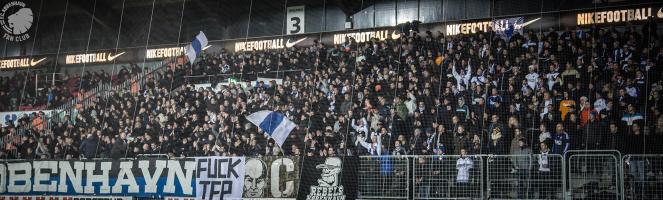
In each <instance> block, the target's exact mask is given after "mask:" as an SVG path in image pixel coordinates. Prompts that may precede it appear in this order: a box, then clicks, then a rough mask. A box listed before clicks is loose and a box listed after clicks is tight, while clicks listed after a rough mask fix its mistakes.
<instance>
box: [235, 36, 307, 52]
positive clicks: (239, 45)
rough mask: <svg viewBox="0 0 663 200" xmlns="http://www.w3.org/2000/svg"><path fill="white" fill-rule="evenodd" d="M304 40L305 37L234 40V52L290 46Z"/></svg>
mask: <svg viewBox="0 0 663 200" xmlns="http://www.w3.org/2000/svg"><path fill="white" fill-rule="evenodd" d="M304 40H306V37H304V38H300V39H298V40H290V39H287V40H285V42H283V39H282V38H281V39H271V40H257V41H248V42H236V43H235V52H242V51H254V50H255V51H264V50H270V49H283V48H290V47H293V46H295V44H297V43H300V42H302V41H304Z"/></svg>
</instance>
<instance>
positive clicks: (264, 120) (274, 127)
mask: <svg viewBox="0 0 663 200" xmlns="http://www.w3.org/2000/svg"><path fill="white" fill-rule="evenodd" d="M246 119H247V120H249V121H250V122H251V123H253V124H255V125H256V126H258V127H260V129H262V130H263V131H265V133H267V134H269V136H270V137H272V139H274V141H275V142H276V144H278V145H279V147H280V146H282V145H283V142H285V139H287V138H288V135H290V131H292V129H294V128H295V127H296V126H297V125H295V123H293V122H292V121H290V120H289V119H288V118H287V117H286V116H284V115H283V114H281V113H278V112H272V111H269V110H262V111H258V112H255V113H253V114H251V115H249V116H247V117H246Z"/></svg>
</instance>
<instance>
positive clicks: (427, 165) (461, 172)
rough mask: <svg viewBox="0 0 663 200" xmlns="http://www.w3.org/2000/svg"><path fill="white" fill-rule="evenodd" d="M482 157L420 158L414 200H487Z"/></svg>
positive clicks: (415, 177) (415, 161)
mask: <svg viewBox="0 0 663 200" xmlns="http://www.w3.org/2000/svg"><path fill="white" fill-rule="evenodd" d="M483 160H484V159H483V158H482V157H481V156H463V157H461V156H418V157H416V158H415V159H414V161H413V162H414V171H413V175H414V188H413V190H412V191H413V198H414V199H464V198H471V199H484V192H483V189H482V188H483V187H482V185H483V181H484V179H482V177H483V170H482V166H484V162H483Z"/></svg>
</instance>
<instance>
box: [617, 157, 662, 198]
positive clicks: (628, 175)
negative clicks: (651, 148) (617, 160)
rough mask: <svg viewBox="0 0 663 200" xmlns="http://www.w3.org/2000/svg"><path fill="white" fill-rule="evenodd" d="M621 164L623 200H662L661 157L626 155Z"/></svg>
mask: <svg viewBox="0 0 663 200" xmlns="http://www.w3.org/2000/svg"><path fill="white" fill-rule="evenodd" d="M621 164H622V166H623V167H622V168H621V174H623V178H624V179H623V181H624V182H623V184H621V186H622V188H621V190H622V191H623V192H624V199H663V192H662V191H663V155H661V154H657V155H653V154H637V155H626V156H624V157H623V159H622V161H621Z"/></svg>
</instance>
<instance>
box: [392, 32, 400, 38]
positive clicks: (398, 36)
mask: <svg viewBox="0 0 663 200" xmlns="http://www.w3.org/2000/svg"><path fill="white" fill-rule="evenodd" d="M398 38H401V34H396V31H394V32H392V33H391V39H394V40H398Z"/></svg>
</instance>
